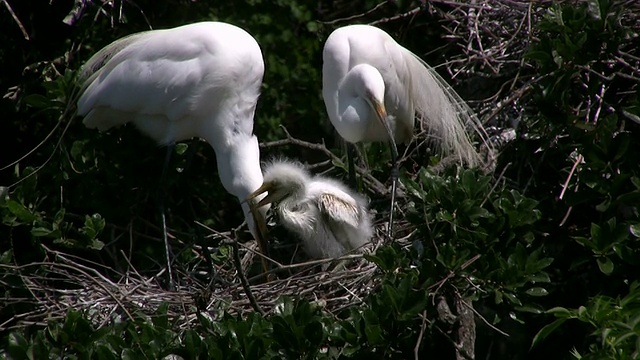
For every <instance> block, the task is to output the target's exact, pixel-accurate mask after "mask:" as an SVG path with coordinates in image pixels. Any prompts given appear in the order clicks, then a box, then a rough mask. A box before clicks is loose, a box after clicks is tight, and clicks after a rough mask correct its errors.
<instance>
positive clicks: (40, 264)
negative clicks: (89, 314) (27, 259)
mask: <svg viewBox="0 0 640 360" xmlns="http://www.w3.org/2000/svg"><path fill="white" fill-rule="evenodd" d="M41 246H42V247H44V248H45V249H46V250H48V251H51V250H49V249H47V248H46V246H44V245H41ZM58 257H61V256H60V255H58ZM61 258H62V257H61ZM65 260H66V259H65ZM67 261H68V260H67ZM72 263H73V262H72ZM74 264H75V263H74ZM48 265H55V266H59V267H63V268H68V269H71V270H74V271H77V272H79V273H81V274H82V275H84V276H86V277H87V278H88V279H91V280H92V281H93V282H94V283H95V284H97V285H98V286H99V287H100V288H102V290H104V291H105V292H106V293H107V294H109V296H110V297H111V298H112V299H113V300H114V301H115V302H116V303H117V304H118V305H119V306H120V308H121V309H122V310H123V311H124V312H125V313H126V314H127V316H128V317H129V320H131V321H133V320H134V317H133V315H131V313H129V310H127V308H126V307H125V306H124V304H123V303H122V302H121V301H120V299H119V298H118V297H116V295H115V294H114V293H113V292H111V290H109V289H108V288H107V287H106V286H105V285H104V284H103V283H101V282H99V281H97V280H96V279H94V278H93V277H91V275H89V274H88V273H87V272H86V271H84V270H83V269H82V268H86V269H87V270H88V271H90V272H92V273H94V274H95V275H97V277H99V278H101V279H103V280H105V281H106V282H107V283H111V281H110V280H109V279H106V278H105V277H104V276H102V274H100V272H98V271H97V270H95V269H91V268H89V267H86V266H82V265H80V264H75V265H77V266H74V265H68V264H56V263H52V262H34V263H29V264H25V265H21V266H3V267H8V268H12V269H17V270H19V269H20V268H24V267H27V266H48ZM111 284H112V286H115V284H113V283H111ZM34 297H35V296H34Z"/></svg>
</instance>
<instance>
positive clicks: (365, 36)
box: [322, 25, 486, 236]
mask: <svg viewBox="0 0 640 360" xmlns="http://www.w3.org/2000/svg"><path fill="white" fill-rule="evenodd" d="M322 59H323V64H322V96H323V98H324V103H325V107H326V109H327V113H328V115H329V120H330V121H331V124H333V126H334V127H335V129H336V130H337V132H338V134H340V136H341V137H342V138H343V139H344V140H345V141H347V142H349V143H359V142H377V141H387V142H389V146H390V148H391V163H392V171H391V179H392V192H391V212H390V215H389V235H390V236H391V235H392V224H393V209H394V202H395V189H396V185H397V180H398V164H397V162H398V150H397V146H396V144H397V143H405V144H409V143H410V142H411V140H412V139H413V136H414V132H413V127H414V121H415V118H418V119H419V120H420V121H421V122H422V127H424V128H426V129H427V130H428V132H429V134H430V135H431V139H432V142H433V143H434V144H436V145H439V147H440V149H442V150H443V151H444V152H447V153H451V154H454V155H455V156H457V157H458V158H459V160H460V161H461V162H464V163H466V164H467V165H469V166H472V167H473V166H477V165H480V164H482V163H483V160H482V157H481V155H480V154H479V153H478V152H477V151H476V150H475V148H474V147H473V145H472V144H471V141H470V139H469V134H468V133H467V127H470V128H471V129H472V130H473V131H474V132H476V133H478V134H479V135H481V137H482V138H483V139H484V138H485V136H484V131H483V129H482V126H481V124H480V122H479V121H478V119H477V117H476V116H475V114H474V113H473V111H472V110H471V109H470V108H469V107H468V106H467V104H466V103H465V102H464V101H463V100H462V99H461V98H460V96H459V95H458V94H456V93H455V91H453V89H451V87H450V86H449V85H448V84H447V83H446V82H445V81H444V80H443V79H442V78H441V77H440V76H439V75H438V73H437V72H436V71H435V70H434V69H433V68H431V67H430V66H429V65H427V64H426V63H425V62H424V61H423V60H422V59H420V58H419V57H418V56H417V55H415V54H413V53H412V52H411V51H409V50H407V49H405V48H404V47H402V46H400V45H399V44H398V43H397V42H396V41H395V40H393V38H392V37H391V36H389V35H388V34H387V33H386V32H384V31H382V30H380V29H378V28H376V27H373V26H369V25H350V26H345V27H341V28H338V29H336V30H335V31H333V32H332V33H331V34H330V35H329V37H328V38H327V40H326V42H325V45H324V50H323V53H322ZM485 142H486V141H485ZM348 156H349V167H350V173H351V174H353V171H352V170H351V169H352V168H353V159H352V154H351V151H349V152H348Z"/></svg>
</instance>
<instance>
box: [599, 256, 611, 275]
mask: <svg viewBox="0 0 640 360" xmlns="http://www.w3.org/2000/svg"><path fill="white" fill-rule="evenodd" d="M597 262H598V267H599V268H600V271H602V273H603V274H605V275H611V273H612V272H613V268H614V265H613V261H611V259H609V258H608V257H605V258H598V260H597Z"/></svg>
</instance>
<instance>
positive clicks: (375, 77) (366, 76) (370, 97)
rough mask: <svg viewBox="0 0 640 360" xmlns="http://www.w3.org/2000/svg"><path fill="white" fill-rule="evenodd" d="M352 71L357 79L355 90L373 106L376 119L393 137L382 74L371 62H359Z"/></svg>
mask: <svg viewBox="0 0 640 360" xmlns="http://www.w3.org/2000/svg"><path fill="white" fill-rule="evenodd" d="M350 73H351V74H352V76H354V79H357V80H356V84H354V85H355V91H356V92H357V93H358V96H360V97H361V98H362V99H364V101H366V102H367V104H368V105H369V106H370V107H371V109H372V110H373V113H374V115H375V117H376V119H377V120H378V121H379V122H380V124H381V125H382V126H383V127H384V128H385V129H386V130H387V132H388V133H389V135H390V136H391V137H393V133H392V132H391V131H390V130H391V128H390V126H389V121H388V119H387V110H386V108H385V106H384V92H385V84H384V79H383V78H382V75H381V74H380V72H379V71H378V69H376V68H375V67H373V66H371V65H369V64H358V65H356V66H354V67H353V68H352V69H351V70H350Z"/></svg>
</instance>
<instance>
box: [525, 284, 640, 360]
mask: <svg viewBox="0 0 640 360" xmlns="http://www.w3.org/2000/svg"><path fill="white" fill-rule="evenodd" d="M547 313H548V314H552V315H554V316H555V317H556V318H557V319H556V320H555V321H554V322H552V323H550V324H548V325H546V326H545V327H543V328H542V329H540V331H539V332H538V334H537V335H536V336H535V337H534V339H533V343H532V346H535V345H536V344H537V343H539V342H541V341H543V340H544V339H545V338H546V337H547V336H549V334H551V333H552V332H553V331H554V330H556V329H557V328H558V327H560V326H562V324H564V323H565V322H566V321H567V320H578V321H580V322H582V323H584V324H587V325H588V327H589V328H591V329H592V330H593V332H592V333H591V337H593V338H594V340H593V341H592V342H591V344H590V345H589V347H588V349H587V350H585V351H584V353H585V354H584V355H581V354H580V351H578V350H575V349H574V351H573V355H574V357H575V358H577V359H631V358H636V357H637V354H638V353H639V352H640V289H639V287H638V283H637V282H634V283H633V284H631V286H630V290H629V293H628V294H627V295H626V296H624V297H623V298H620V297H618V298H615V299H614V298H611V297H608V296H602V295H601V296H596V297H594V298H593V299H591V300H590V301H589V302H588V303H587V304H586V305H585V306H580V307H579V308H577V309H566V308H564V307H555V308H552V309H549V310H547Z"/></svg>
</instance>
